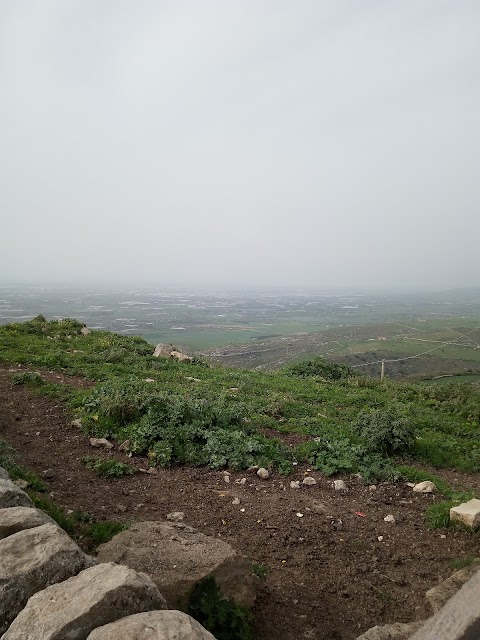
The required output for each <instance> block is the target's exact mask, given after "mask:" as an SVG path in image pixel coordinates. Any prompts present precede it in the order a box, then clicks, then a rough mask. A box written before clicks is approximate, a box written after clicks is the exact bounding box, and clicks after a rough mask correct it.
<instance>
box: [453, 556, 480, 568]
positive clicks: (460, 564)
mask: <svg viewBox="0 0 480 640" xmlns="http://www.w3.org/2000/svg"><path fill="white" fill-rule="evenodd" d="M477 561H478V559H477V558H475V557H474V556H465V557H464V558H454V559H453V560H451V561H450V566H451V567H452V569H455V571H459V570H460V569H465V568H466V567H471V566H472V565H474V564H475V563H476V562H477Z"/></svg>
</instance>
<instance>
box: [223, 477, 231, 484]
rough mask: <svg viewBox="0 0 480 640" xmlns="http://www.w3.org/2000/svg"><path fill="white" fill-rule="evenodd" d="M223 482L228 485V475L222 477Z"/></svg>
mask: <svg viewBox="0 0 480 640" xmlns="http://www.w3.org/2000/svg"><path fill="white" fill-rule="evenodd" d="M223 481H224V482H226V483H227V484H229V483H230V476H229V475H224V476H223Z"/></svg>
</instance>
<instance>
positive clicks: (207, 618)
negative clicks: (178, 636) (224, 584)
mask: <svg viewBox="0 0 480 640" xmlns="http://www.w3.org/2000/svg"><path fill="white" fill-rule="evenodd" d="M187 613H188V614H189V615H190V616H192V618H195V620H198V622H200V624H201V625H203V626H204V627H205V629H207V630H208V631H210V632H211V633H212V634H213V635H214V636H215V638H217V640H254V633H253V627H252V618H251V615H250V612H249V611H248V609H246V608H245V607H241V606H240V605H237V604H235V603H234V602H232V601H230V600H226V599H224V598H223V597H222V594H221V592H220V589H219V587H218V586H217V583H216V582H215V578H214V577H213V576H208V577H206V578H204V579H203V580H201V581H200V582H199V583H198V584H197V585H196V586H195V587H194V589H193V591H192V593H191V595H190V600H189V603H188V608H187Z"/></svg>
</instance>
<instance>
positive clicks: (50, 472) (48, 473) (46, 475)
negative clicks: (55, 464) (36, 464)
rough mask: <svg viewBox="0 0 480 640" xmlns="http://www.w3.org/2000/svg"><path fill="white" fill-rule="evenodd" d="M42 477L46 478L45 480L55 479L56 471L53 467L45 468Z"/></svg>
mask: <svg viewBox="0 0 480 640" xmlns="http://www.w3.org/2000/svg"><path fill="white" fill-rule="evenodd" d="M42 477H43V478H45V480H53V479H54V478H55V471H54V470H53V469H45V471H43V473H42Z"/></svg>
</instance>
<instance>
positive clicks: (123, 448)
mask: <svg viewBox="0 0 480 640" xmlns="http://www.w3.org/2000/svg"><path fill="white" fill-rule="evenodd" d="M129 449H130V440H124V441H123V442H122V444H121V445H120V446H119V447H118V450H119V451H128V450H129Z"/></svg>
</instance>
